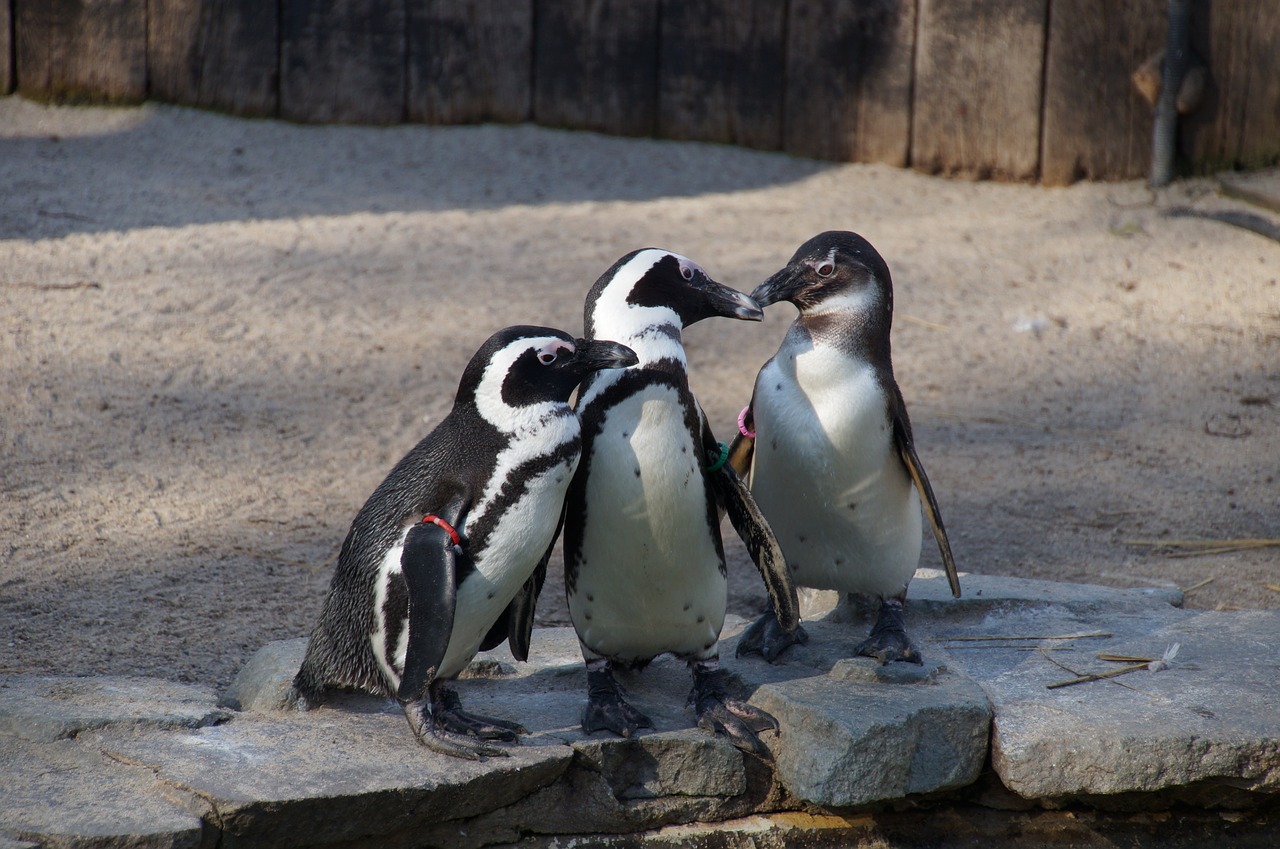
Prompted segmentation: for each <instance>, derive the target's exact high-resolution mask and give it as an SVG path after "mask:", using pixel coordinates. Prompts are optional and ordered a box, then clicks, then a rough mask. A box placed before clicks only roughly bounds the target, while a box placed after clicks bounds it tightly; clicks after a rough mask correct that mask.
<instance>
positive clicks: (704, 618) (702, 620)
mask: <svg viewBox="0 0 1280 849" xmlns="http://www.w3.org/2000/svg"><path fill="white" fill-rule="evenodd" d="M706 621H707V617H705V616H699V617H698V624H699V625H701V624H702V623H703V622H706Z"/></svg>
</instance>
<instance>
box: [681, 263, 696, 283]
mask: <svg viewBox="0 0 1280 849" xmlns="http://www.w3.org/2000/svg"><path fill="white" fill-rule="evenodd" d="M680 276H681V277H683V278H684V279H685V280H692V279H693V269H692V268H690V267H689V266H687V265H682V266H680Z"/></svg>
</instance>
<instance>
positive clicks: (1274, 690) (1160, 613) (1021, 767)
mask: <svg viewBox="0 0 1280 849" xmlns="http://www.w3.org/2000/svg"><path fill="white" fill-rule="evenodd" d="M1098 629H1102V631H1103V632H1104V633H1110V634H1112V635H1113V636H1111V637H1109V638H1105V639H1078V640H1049V641H1004V642H1002V643H1000V644H999V645H1001V646H1003V647H994V646H995V645H997V644H996V643H987V644H985V647H984V646H981V645H980V644H979V643H963V644H962V643H959V642H942V643H939V644H938V645H941V646H944V647H945V649H944V650H945V652H946V653H947V654H948V655H949V656H950V657H951V663H952V665H953V666H954V667H955V668H957V669H959V670H961V671H963V672H964V673H966V674H967V675H969V676H971V677H972V678H973V679H974V680H975V681H977V682H978V683H979V684H980V685H981V686H982V688H983V690H984V691H985V692H986V694H987V697H988V698H989V699H990V701H991V704H992V707H993V710H994V714H995V721H994V726H993V731H992V764H993V766H994V767H995V770H996V773H997V774H998V775H999V776H1000V779H1001V780H1002V781H1003V782H1004V784H1005V786H1007V787H1008V788H1009V789H1010V790H1013V791H1014V792H1015V793H1017V794H1019V795H1021V796H1023V797H1026V798H1038V799H1043V798H1059V797H1075V796H1098V795H1111V796H1115V795H1118V794H1132V793H1152V792H1157V791H1167V790H1170V789H1173V788H1190V787H1196V788H1198V789H1196V794H1197V800H1198V801H1199V802H1200V803H1204V802H1205V800H1206V798H1209V797H1213V796H1214V794H1213V793H1212V792H1209V791H1205V789H1204V788H1203V787H1199V785H1202V784H1206V783H1207V784H1208V785H1210V786H1211V787H1213V786H1216V787H1218V788H1220V789H1221V794H1219V795H1221V796H1222V797H1223V799H1225V798H1226V797H1233V796H1236V795H1237V794H1236V792H1235V791H1237V790H1245V791H1251V792H1253V793H1261V794H1277V793H1280V710H1277V705H1280V652H1277V650H1276V646H1277V645H1280V611H1275V610H1243V611H1234V612H1216V611H1193V610H1179V609H1175V608H1165V609H1159V608H1154V609H1133V608H1130V609H1114V610H1111V611H1106V612H1104V614H1103V615H1099V616H1088V617H1085V616H1082V615H1080V614H1079V613H1078V612H1076V611H1072V610H1071V609H1069V608H1066V607H1059V606H1055V605H1046V606H1044V607H1041V608H1038V609H1019V610H1011V611H996V612H993V613H992V614H990V615H988V616H986V617H983V618H982V619H981V620H977V621H971V622H955V623H951V624H949V625H947V624H946V623H938V627H936V628H934V629H933V632H934V634H935V635H937V636H947V637H962V636H976V635H980V634H991V635H994V634H1005V635H1018V634H1022V635H1035V634H1041V635H1050V634H1070V633H1083V632H1087V631H1095V630H1098ZM1174 643H1178V644H1179V646H1180V649H1179V652H1178V654H1177V657H1176V658H1175V662H1174V664H1173V665H1172V667H1171V668H1169V669H1166V670H1164V671H1159V672H1149V671H1146V670H1143V671H1139V672H1134V673H1131V674H1126V675H1124V676H1122V677H1117V678H1114V679H1110V680H1103V681H1092V682H1088V683H1083V684H1078V685H1074V686H1069V687H1062V688H1057V689H1048V688H1047V685H1049V684H1054V683H1057V682H1062V681H1065V680H1069V679H1071V678H1073V677H1075V676H1074V674H1073V673H1075V672H1079V673H1083V674H1089V673H1095V672H1103V671H1107V670H1109V669H1115V668H1116V667H1117V666H1123V665H1125V664H1117V663H1109V662H1106V661H1102V660H1099V659H1097V657H1096V655H1097V654H1098V653H1101V652H1105V653H1110V654H1115V655H1126V656H1136V657H1151V658H1159V657H1161V656H1162V655H1163V654H1164V653H1165V651H1166V650H1167V649H1169V648H1170V647H1171V646H1172V645H1173V644H1174ZM1033 646H1036V647H1041V646H1042V647H1043V648H1044V649H1046V651H1041V650H1038V648H1037V650H1028V649H1029V648H1031V647H1033ZM1054 661H1057V663H1059V664H1062V665H1063V666H1066V667H1068V668H1069V669H1064V668H1062V667H1060V666H1058V665H1057V664H1056V663H1055V662H1054ZM1069 670H1070V671H1069ZM1206 794H1207V795H1206Z"/></svg>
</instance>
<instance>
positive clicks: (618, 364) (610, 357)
mask: <svg viewBox="0 0 1280 849" xmlns="http://www.w3.org/2000/svg"><path fill="white" fill-rule="evenodd" d="M577 349H578V352H577V359H578V362H580V363H582V364H583V365H584V366H586V367H587V369H588V370H590V371H599V370H600V369H606V368H626V367H627V366H633V365H635V364H636V363H638V362H640V358H639V357H637V356H636V352H635V351H633V350H631V349H630V348H628V347H627V346H626V345H620V344H618V343H617V342H610V341H609V340H608V339H579V340H577Z"/></svg>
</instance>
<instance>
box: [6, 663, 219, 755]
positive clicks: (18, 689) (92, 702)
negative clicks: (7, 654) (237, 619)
mask: <svg viewBox="0 0 1280 849" xmlns="http://www.w3.org/2000/svg"><path fill="white" fill-rule="evenodd" d="M230 716H231V714H230V713H229V712H228V711H225V710H222V709H220V708H218V707H217V706H216V705H215V704H214V696H213V690H212V689H211V688H209V687H205V686H197V685H191V684H176V683H174V682H171V681H161V680H159V679H157V678H133V677H115V676H111V677H102V678H71V677H65V676H53V675H6V676H0V733H7V734H14V735H17V736H19V737H23V738H25V739H27V740H33V741H36V742H40V741H45V740H59V739H63V738H68V737H75V736H77V735H78V734H81V733H84V732H85V731H91V730H93V729H97V728H107V727H111V726H127V727H130V728H199V727H201V726H204V725H211V724H213V723H217V722H222V721H224V720H226V719H227V718H228V717H230Z"/></svg>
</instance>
